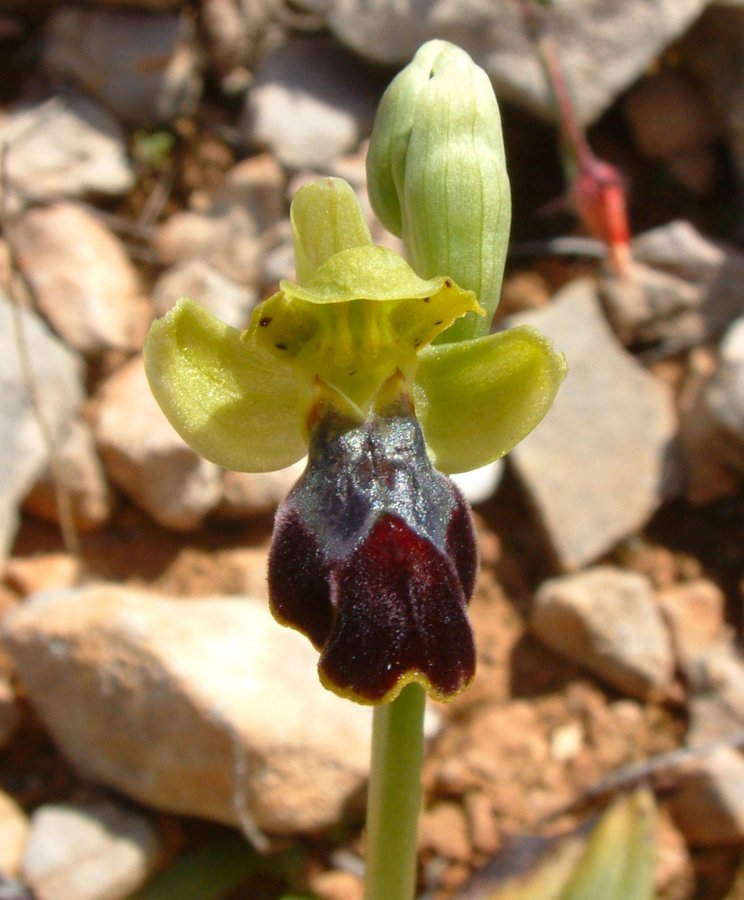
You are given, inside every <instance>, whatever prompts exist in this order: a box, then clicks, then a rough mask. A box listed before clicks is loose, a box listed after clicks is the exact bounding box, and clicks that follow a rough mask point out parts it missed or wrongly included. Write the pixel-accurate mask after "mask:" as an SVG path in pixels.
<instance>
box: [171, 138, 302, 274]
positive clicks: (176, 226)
mask: <svg viewBox="0 0 744 900" xmlns="http://www.w3.org/2000/svg"><path fill="white" fill-rule="evenodd" d="M285 186H286V184H285V179H284V175H283V173H282V170H281V169H280V167H279V164H278V163H277V162H276V160H275V159H273V158H272V157H271V156H270V155H269V154H267V153H264V154H260V155H258V156H254V157H251V158H249V159H246V160H244V161H243V162H240V163H238V164H237V165H236V166H234V167H233V168H232V169H231V170H230V171H229V172H228V173H227V175H226V176H225V181H224V184H223V185H222V186H221V187H219V188H218V189H216V190H215V191H213V192H212V193H210V194H209V195H207V196H204V197H203V198H202V201H201V202H200V208H199V209H198V210H196V209H193V210H186V211H184V212H178V213H175V214H174V215H172V216H171V217H170V218H169V219H168V220H167V221H166V222H164V223H163V224H162V225H161V226H160V227H159V228H158V230H157V232H156V234H155V238H154V243H153V246H154V249H155V252H156V253H157V255H158V259H159V261H160V263H161V264H163V265H166V266H169V265H172V264H173V263H176V262H182V261H184V260H191V259H204V260H207V261H208V262H209V263H210V264H211V265H212V266H213V267H214V268H215V269H217V270H218V271H219V272H221V273H222V274H223V275H224V276H225V277H227V278H230V279H232V280H233V281H236V282H237V283H238V284H241V285H247V286H253V285H255V284H256V282H257V280H258V278H259V275H260V272H261V262H262V259H261V257H262V254H263V253H264V252H265V251H267V250H269V249H270V248H271V247H272V246H273V242H274V241H275V240H276V238H275V236H274V234H273V233H272V232H273V229H275V228H276V227H278V225H279V223H280V222H282V221H283V220H284V218H285V216H286V212H287V210H286V200H285V193H284V192H285Z"/></svg>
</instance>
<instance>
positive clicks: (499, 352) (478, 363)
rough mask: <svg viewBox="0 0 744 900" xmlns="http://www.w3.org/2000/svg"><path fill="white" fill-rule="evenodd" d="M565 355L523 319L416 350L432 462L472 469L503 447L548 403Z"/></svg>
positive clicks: (417, 394) (417, 389)
mask: <svg viewBox="0 0 744 900" xmlns="http://www.w3.org/2000/svg"><path fill="white" fill-rule="evenodd" d="M565 375H566V360H565V357H564V356H563V354H562V353H557V352H556V351H555V350H554V349H553V346H552V344H551V342H550V341H549V340H548V339H547V338H546V337H544V336H543V335H541V334H540V333H539V332H538V331H536V330H535V329H534V328H531V327H530V326H529V325H521V326H519V327H517V328H511V329H509V330H508V331H502V332H498V333H496V334H492V335H488V336H486V337H483V338H475V339H473V340H470V341H462V342H460V343H457V344H435V345H433V346H431V347H427V348H426V349H425V350H423V351H422V352H421V354H420V355H419V366H418V370H417V373H416V380H415V383H414V389H413V395H414V402H415V406H416V415H417V417H418V419H419V422H420V423H421V427H422V429H423V432H424V436H425V438H426V443H427V445H428V447H429V450H430V453H431V457H432V462H433V463H434V465H435V466H436V467H437V468H438V469H439V470H440V471H442V472H447V473H453V472H466V471H469V470H470V469H477V468H479V467H480V466H484V465H486V464H487V463H489V462H492V461H493V460H494V459H498V458H499V457H501V456H503V455H504V454H505V453H508V452H509V450H511V449H512V447H514V446H515V444H517V443H519V441H521V440H522V438H524V437H526V435H528V434H529V433H530V431H532V429H533V428H534V427H535V426H536V425H537V424H538V423H539V422H540V421H541V419H542V418H543V416H544V415H545V414H546V413H547V411H548V410H549V409H550V405H551V403H552V402H553V399H554V397H555V395H556V393H557V391H558V388H559V387H560V384H561V382H562V381H563V379H564V378H565Z"/></svg>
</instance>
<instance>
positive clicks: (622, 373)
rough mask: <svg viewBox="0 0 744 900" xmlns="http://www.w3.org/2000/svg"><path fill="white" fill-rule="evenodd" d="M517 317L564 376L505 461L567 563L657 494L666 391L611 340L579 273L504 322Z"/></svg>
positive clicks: (665, 437) (600, 548)
mask: <svg viewBox="0 0 744 900" xmlns="http://www.w3.org/2000/svg"><path fill="white" fill-rule="evenodd" d="M519 323H527V324H530V325H534V326H535V327H536V328H537V329H538V330H539V331H541V332H542V333H543V334H546V335H547V336H548V337H549V338H551V339H552V340H553V342H554V344H555V347H556V349H558V350H560V351H562V352H564V353H565V354H566V359H567V361H568V376H567V377H566V380H565V381H564V383H563V384H562V385H561V388H560V390H559V391H558V396H557V398H556V400H555V403H554V404H553V407H552V408H551V410H550V412H549V413H548V414H547V416H546V417H545V419H544V421H543V422H541V423H540V425H539V426H538V427H537V428H536V429H535V431H534V432H532V434H530V435H529V436H528V437H527V438H526V439H525V440H524V441H522V442H521V443H520V444H518V445H517V446H516V447H515V448H514V450H512V452H511V454H510V456H509V457H508V459H509V460H510V462H511V465H512V466H513V467H514V469H515V470H516V472H517V474H518V476H519V478H520V479H521V481H522V483H523V485H524V487H525V489H526V491H527V493H528V495H529V497H530V499H531V501H532V503H533V504H534V507H535V509H536V512H537V514H538V516H539V518H540V521H541V523H542V525H543V527H544V529H545V531H546V534H547V536H548V538H549V540H550V543H551V545H552V547H553V550H554V551H555V554H556V557H557V560H558V562H559V563H560V564H561V565H562V566H563V567H564V568H566V569H575V568H579V567H581V566H582V565H585V564H586V563H588V562H591V561H592V560H594V559H596V558H597V557H598V556H599V555H600V554H601V553H603V552H605V551H606V550H608V549H609V548H610V547H612V546H613V544H615V543H617V541H619V540H621V539H622V538H623V537H625V536H626V535H627V534H629V533H631V532H632V531H633V530H634V529H636V528H638V527H639V526H641V525H642V524H643V523H644V522H645V521H646V520H647V519H648V518H649V517H650V516H651V515H652V514H653V512H655V510H656V509H657V507H658V506H659V505H660V503H661V502H662V501H663V499H664V497H665V495H666V492H667V474H668V473H667V466H666V458H667V454H668V452H669V449H670V443H671V440H672V438H673V436H674V432H675V416H674V411H673V405H672V399H671V396H670V393H669V391H668V389H667V388H666V386H665V385H663V384H661V383H660V382H658V381H657V380H656V379H655V378H654V377H653V376H652V375H650V374H649V373H648V372H647V371H646V370H645V369H643V368H642V366H640V365H639V364H638V363H637V362H636V360H635V359H633V357H632V356H630V355H629V354H628V353H627V352H626V351H625V350H624V349H623V347H622V346H621V345H620V343H619V342H618V340H617V339H616V338H615V336H614V334H613V333H612V331H611V330H610V328H609V327H608V325H607V322H606V320H605V318H604V316H603V315H602V312H601V310H600V306H599V301H598V300H597V296H596V292H595V288H594V285H593V284H592V283H590V282H589V281H576V282H572V283H571V284H569V285H568V286H567V287H565V288H564V289H563V290H561V291H560V292H559V293H558V294H557V295H556V297H555V298H554V302H553V303H552V305H551V306H549V307H545V308H544V309H540V310H537V311H535V312H530V313H525V314H520V315H519V316H514V317H513V318H512V319H509V321H508V324H519Z"/></svg>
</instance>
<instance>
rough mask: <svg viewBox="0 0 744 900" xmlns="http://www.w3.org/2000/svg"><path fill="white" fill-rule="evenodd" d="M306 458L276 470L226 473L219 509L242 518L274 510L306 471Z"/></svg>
mask: <svg viewBox="0 0 744 900" xmlns="http://www.w3.org/2000/svg"><path fill="white" fill-rule="evenodd" d="M305 463H306V460H304V459H301V460H300V461H299V462H296V463H294V464H293V465H291V466H288V467H287V468H285V469H278V470H277V471H276V472H225V475H224V479H223V484H222V488H223V494H222V502H221V504H220V506H219V509H218V512H219V513H221V514H222V515H224V516H226V517H228V518H244V517H250V516H259V515H265V514H266V513H270V512H273V511H274V510H275V509H276V508H277V506H278V505H279V503H281V501H282V500H284V498H285V497H286V496H287V494H288V493H289V491H290V490H291V489H292V487H293V485H294V484H295V482H296V481H297V479H298V478H299V477H300V475H302V473H303V471H304V470H305Z"/></svg>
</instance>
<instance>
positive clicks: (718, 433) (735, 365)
mask: <svg viewBox="0 0 744 900" xmlns="http://www.w3.org/2000/svg"><path fill="white" fill-rule="evenodd" d="M682 439H683V443H684V449H685V453H684V459H685V464H686V465H685V475H686V493H687V496H688V498H689V499H690V500H692V501H693V502H697V503H708V502H711V501H713V500H717V499H720V498H721V497H725V496H728V495H730V494H732V493H733V492H734V491H736V490H737V488H738V487H739V485H740V484H741V482H742V480H744V316H742V317H741V318H739V319H737V320H736V321H735V322H734V323H733V325H731V327H730V328H729V330H728V331H727V332H726V335H725V337H724V340H723V341H722V343H721V346H720V350H719V360H718V367H717V369H716V371H715V373H714V374H713V377H712V378H711V379H710V381H709V382H708V384H707V385H706V386H705V387H704V389H703V390H702V391H700V393H699V394H698V396H697V397H696V399H695V401H694V402H693V403H691V404H690V406H689V408H688V409H686V410H685V412H684V415H683V417H682Z"/></svg>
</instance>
